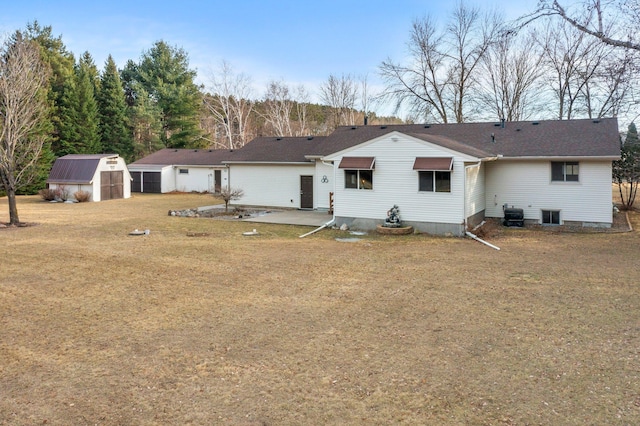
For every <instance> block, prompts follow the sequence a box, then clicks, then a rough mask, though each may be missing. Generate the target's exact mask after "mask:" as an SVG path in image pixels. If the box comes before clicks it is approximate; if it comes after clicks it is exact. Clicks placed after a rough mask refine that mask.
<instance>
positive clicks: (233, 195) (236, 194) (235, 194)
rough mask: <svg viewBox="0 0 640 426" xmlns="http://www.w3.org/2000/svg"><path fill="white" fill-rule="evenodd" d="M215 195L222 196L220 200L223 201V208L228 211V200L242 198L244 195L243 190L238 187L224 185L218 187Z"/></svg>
mask: <svg viewBox="0 0 640 426" xmlns="http://www.w3.org/2000/svg"><path fill="white" fill-rule="evenodd" d="M217 195H218V196H219V197H220V198H222V201H224V210H225V211H228V210H229V202H231V201H235V200H239V199H240V198H242V197H243V196H244V190H242V189H240V188H229V187H226V186H225V187H223V188H221V189H220V193H219V194H217Z"/></svg>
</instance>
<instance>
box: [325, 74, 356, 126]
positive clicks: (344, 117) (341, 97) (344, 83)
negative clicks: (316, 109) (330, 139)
mask: <svg viewBox="0 0 640 426" xmlns="http://www.w3.org/2000/svg"><path fill="white" fill-rule="evenodd" d="M320 97H321V99H322V101H323V102H324V103H325V104H326V105H328V106H330V107H331V108H333V111H332V115H333V117H332V120H333V123H332V124H333V126H334V127H338V126H348V125H352V124H355V106H356V101H357V99H358V85H357V83H356V81H355V79H354V78H353V77H352V76H351V75H349V74H347V75H344V74H343V75H342V76H341V77H336V76H335V75H330V76H329V78H328V79H327V81H326V82H324V83H323V84H322V85H321V86H320Z"/></svg>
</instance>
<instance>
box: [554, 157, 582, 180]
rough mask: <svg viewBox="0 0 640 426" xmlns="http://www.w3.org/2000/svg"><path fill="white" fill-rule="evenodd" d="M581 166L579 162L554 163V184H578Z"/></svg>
mask: <svg viewBox="0 0 640 426" xmlns="http://www.w3.org/2000/svg"><path fill="white" fill-rule="evenodd" d="M579 170H580V165H579V164H578V162H577V161H552V162H551V181H552V182H578V180H579V179H578V177H579Z"/></svg>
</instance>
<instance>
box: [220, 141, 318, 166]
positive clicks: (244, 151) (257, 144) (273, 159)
mask: <svg viewBox="0 0 640 426" xmlns="http://www.w3.org/2000/svg"><path fill="white" fill-rule="evenodd" d="M326 138H327V136H315V137H311V136H309V137H306V136H305V137H258V138H255V139H253V140H252V141H251V142H249V143H247V144H246V145H245V146H243V147H242V148H240V149H239V150H237V151H234V152H233V155H231V156H230V157H229V158H228V161H227V162H229V163H234V162H238V163H244V162H263V163H302V162H309V161H310V160H308V159H307V158H306V156H307V155H309V154H313V151H315V147H316V146H318V145H321V144H322V143H323V141H324V140H325V139H326Z"/></svg>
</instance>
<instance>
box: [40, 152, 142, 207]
mask: <svg viewBox="0 0 640 426" xmlns="http://www.w3.org/2000/svg"><path fill="white" fill-rule="evenodd" d="M47 185H48V187H49V188H50V189H60V190H64V191H66V192H67V194H68V195H69V196H70V197H72V196H73V194H74V193H75V192H76V191H86V192H89V193H90V194H91V200H92V201H106V200H114V199H119V198H130V197H131V176H130V175H129V171H128V169H127V165H126V163H125V161H124V159H123V158H121V157H120V156H118V155H117V154H69V155H65V156H63V157H60V158H58V159H56V161H55V163H53V167H52V168H51V172H50V173H49V179H47Z"/></svg>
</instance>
